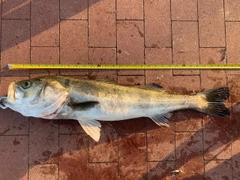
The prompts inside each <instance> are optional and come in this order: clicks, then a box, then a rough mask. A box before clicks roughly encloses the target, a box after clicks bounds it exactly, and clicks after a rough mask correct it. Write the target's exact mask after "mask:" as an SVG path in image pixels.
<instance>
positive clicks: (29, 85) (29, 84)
mask: <svg viewBox="0 0 240 180" xmlns="http://www.w3.org/2000/svg"><path fill="white" fill-rule="evenodd" d="M31 85H32V83H31V82H30V81H24V82H23V83H22V85H21V86H22V88H23V89H27V88H29V87H31Z"/></svg>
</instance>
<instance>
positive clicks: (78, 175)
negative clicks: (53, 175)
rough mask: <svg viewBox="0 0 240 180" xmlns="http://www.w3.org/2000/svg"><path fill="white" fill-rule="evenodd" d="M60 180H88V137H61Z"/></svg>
mask: <svg viewBox="0 0 240 180" xmlns="http://www.w3.org/2000/svg"><path fill="white" fill-rule="evenodd" d="M59 147H60V148H59V149H60V156H59V159H60V162H59V179H81V180H87V179H88V173H87V172H88V137H87V135H61V136H60V137H59Z"/></svg>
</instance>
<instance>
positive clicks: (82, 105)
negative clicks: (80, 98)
mask: <svg viewBox="0 0 240 180" xmlns="http://www.w3.org/2000/svg"><path fill="white" fill-rule="evenodd" d="M98 104H99V102H98V101H86V102H81V103H75V102H71V101H70V102H69V103H68V106H70V107H71V108H73V109H75V110H78V111H85V110H88V109H91V108H94V107H95V106H96V105H98Z"/></svg>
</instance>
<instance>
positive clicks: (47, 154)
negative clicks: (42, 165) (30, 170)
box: [42, 150, 52, 157]
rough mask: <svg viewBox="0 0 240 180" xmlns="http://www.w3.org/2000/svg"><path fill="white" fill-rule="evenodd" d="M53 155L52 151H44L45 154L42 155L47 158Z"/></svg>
mask: <svg viewBox="0 0 240 180" xmlns="http://www.w3.org/2000/svg"><path fill="white" fill-rule="evenodd" d="M51 154H52V152H51V151H48V150H47V151H44V152H43V153H42V155H43V156H45V157H50V155H51Z"/></svg>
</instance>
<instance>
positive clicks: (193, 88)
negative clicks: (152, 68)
mask: <svg viewBox="0 0 240 180" xmlns="http://www.w3.org/2000/svg"><path fill="white" fill-rule="evenodd" d="M153 78H154V79H153ZM152 79H153V80H152ZM154 82H155V83H157V84H160V85H161V86H162V87H163V88H164V89H165V90H166V91H167V92H168V93H171V94H190V95H191V94H193V93H195V92H198V91H199V89H200V78H199V76H168V75H166V74H161V75H160V76H159V75H157V76H152V77H149V78H147V84H148V83H154ZM169 82H171V83H169Z"/></svg>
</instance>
